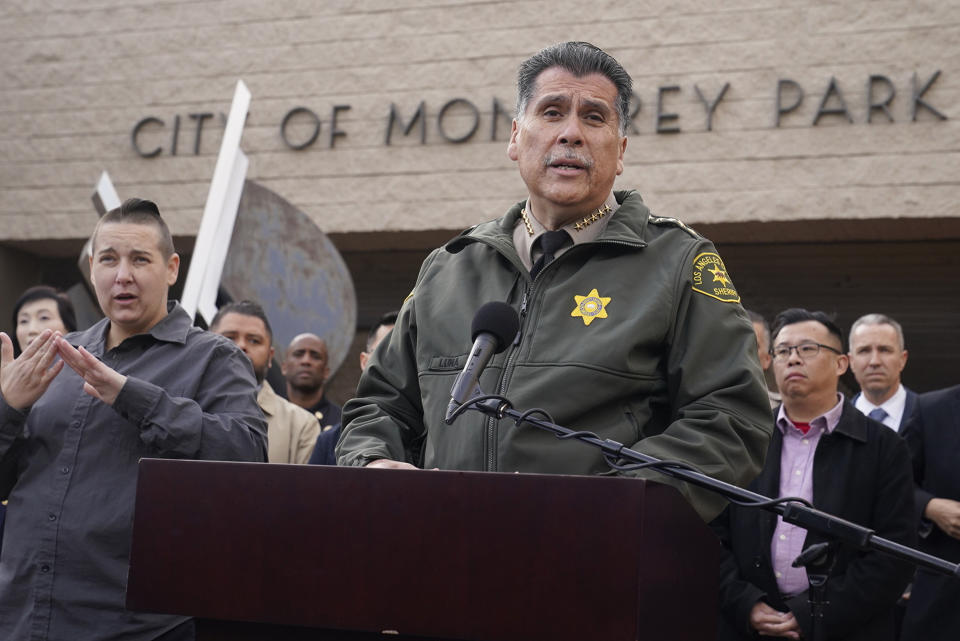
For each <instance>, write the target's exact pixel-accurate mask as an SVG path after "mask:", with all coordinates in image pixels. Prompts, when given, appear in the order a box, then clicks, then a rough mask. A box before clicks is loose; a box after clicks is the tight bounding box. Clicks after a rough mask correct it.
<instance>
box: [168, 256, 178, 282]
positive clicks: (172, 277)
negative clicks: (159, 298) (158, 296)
mask: <svg viewBox="0 0 960 641" xmlns="http://www.w3.org/2000/svg"><path fill="white" fill-rule="evenodd" d="M179 275H180V254H178V253H176V252H174V253H173V254H170V258H168V259H167V287H173V284H174V283H176V282H177V277H178V276H179Z"/></svg>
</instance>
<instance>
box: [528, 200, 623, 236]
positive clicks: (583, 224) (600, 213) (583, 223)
mask: <svg viewBox="0 0 960 641" xmlns="http://www.w3.org/2000/svg"><path fill="white" fill-rule="evenodd" d="M609 213H610V205H606V204H605V205H604V206H603V207H600V208H598V209H597V211H595V212H593V213H592V214H590V215H589V216H584V217H583V218H582V219H580V220H579V221H577V222H576V224H574V226H573V227H574V229H576V230H577V231H581V230H583V229H586V228H587V227H589V226H590V225H592V224H593V223H595V222H597V221H598V220H600V219H601V218H603V217H604V216H606V215H607V214H609ZM520 217H521V218H523V224H524V226H525V227H526V228H527V234H528V235H530V236H533V225H531V224H530V219H529V218H527V209H526V207H524V208H523V209H521V210H520Z"/></svg>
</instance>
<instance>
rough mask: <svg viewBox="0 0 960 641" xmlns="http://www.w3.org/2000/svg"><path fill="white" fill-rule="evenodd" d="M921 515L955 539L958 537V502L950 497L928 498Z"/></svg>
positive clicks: (959, 513) (959, 526)
mask: <svg viewBox="0 0 960 641" xmlns="http://www.w3.org/2000/svg"><path fill="white" fill-rule="evenodd" d="M923 515H924V516H925V517H927V518H928V519H930V520H931V521H933V522H934V523H936V524H937V527H939V528H940V529H941V530H943V531H944V532H946V533H947V535H948V536H952V537H953V538H955V539H960V502H958V501H952V500H950V499H930V502H929V503H927V507H925V508H924V509H923Z"/></svg>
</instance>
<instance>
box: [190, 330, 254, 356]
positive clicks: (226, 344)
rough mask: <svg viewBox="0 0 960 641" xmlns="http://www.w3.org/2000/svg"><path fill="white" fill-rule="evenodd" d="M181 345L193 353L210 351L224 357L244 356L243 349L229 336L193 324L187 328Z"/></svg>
mask: <svg viewBox="0 0 960 641" xmlns="http://www.w3.org/2000/svg"><path fill="white" fill-rule="evenodd" d="M183 347H184V348H185V349H186V350H187V351H190V352H193V353H212V354H215V355H217V356H222V357H225V358H226V357H230V356H237V355H238V354H239V355H240V356H242V357H243V358H246V356H245V355H244V353H243V350H241V349H240V348H239V347H237V344H236V343H234V342H233V341H231V340H230V339H229V338H226V337H225V336H221V335H220V334H217V333H215V332H211V331H209V330H205V329H201V328H199V327H194V326H191V327H190V328H189V329H187V333H186V336H185V337H184V341H183Z"/></svg>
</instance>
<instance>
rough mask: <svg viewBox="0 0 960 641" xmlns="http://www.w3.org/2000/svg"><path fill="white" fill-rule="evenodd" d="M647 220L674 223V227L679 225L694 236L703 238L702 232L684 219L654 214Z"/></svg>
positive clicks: (666, 223)
mask: <svg viewBox="0 0 960 641" xmlns="http://www.w3.org/2000/svg"><path fill="white" fill-rule="evenodd" d="M647 220H649V221H650V222H651V223H653V224H654V225H673V226H674V227H679V228H680V229H682V230H683V231H685V232H687V233H688V234H690V235H691V236H693V237H694V238H697V239H700V238H703V236H701V235H700V234H698V233H697V232H695V231H694V230H693V228H692V227H688V226H687V225H686V224H684V222H683V221H682V220H679V219H677V218H666V217H664V216H653V215H650V216H649V217H648V218H647Z"/></svg>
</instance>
